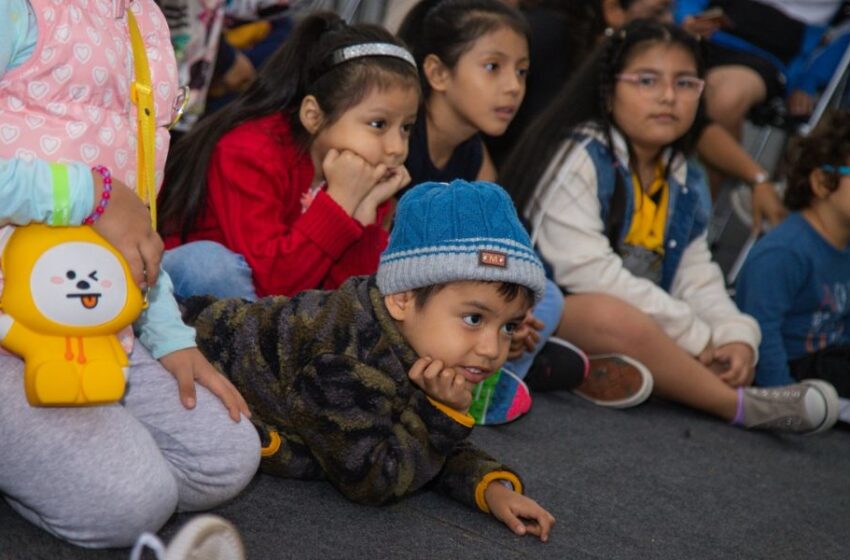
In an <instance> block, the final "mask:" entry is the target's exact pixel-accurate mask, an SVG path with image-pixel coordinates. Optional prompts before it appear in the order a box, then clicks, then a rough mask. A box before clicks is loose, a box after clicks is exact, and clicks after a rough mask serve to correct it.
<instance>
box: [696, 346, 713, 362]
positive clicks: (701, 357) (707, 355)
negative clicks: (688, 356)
mask: <svg viewBox="0 0 850 560" xmlns="http://www.w3.org/2000/svg"><path fill="white" fill-rule="evenodd" d="M696 358H697V361H699V363H701V364H702V365H704V366H705V367H711V364H712V362H714V346H712V345H711V342H709V343H708V344H706V345H705V348H703V351H702V352H700V353H699V354H698V355H697V356H696Z"/></svg>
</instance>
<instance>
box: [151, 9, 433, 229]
mask: <svg viewBox="0 0 850 560" xmlns="http://www.w3.org/2000/svg"><path fill="white" fill-rule="evenodd" d="M365 42H383V43H393V44H396V45H400V43H399V41H398V40H397V39H395V38H394V37H393V36H392V35H391V34H390V33H389V32H387V31H386V30H385V29H383V28H381V27H378V26H374V25H352V26H349V25H347V24H346V23H345V22H344V21H343V20H342V19H341V18H340V17H339V16H338V15H336V14H334V13H332V12H319V13H316V14H313V15H311V16H309V17H307V18H306V19H304V20H303V21H302V22H301V23H300V24H298V25H297V26H296V27H295V29H294V31H293V33H292V35H291V36H290V37H289V39H287V41H286V42H285V43H284V44H283V45H282V46H281V47H279V48H278V49H277V50H276V51H275V52H274V53H273V54H272V55H271V56H270V57H269V58H268V60H267V61H266V62H265V63H264V64H263V66H262V68H261V69H260V71H259V73H258V75H257V78H256V80H254V82H253V83H252V84H251V86H250V87H249V88H248V89H247V90H246V91H245V92H244V93H242V94H241V95H240V96H239V97H238V98H237V99H236V100H234V101H233V102H232V103H230V104H229V105H227V106H225V107H224V108H222V109H221V110H219V111H217V112H216V113H214V114H212V115H211V116H209V117H208V118H205V119H203V120H201V121H200V122H198V123H197V124H196V125H195V127H194V128H193V129H192V130H191V131H190V132H189V133H188V134H186V135H185V136H184V137H183V138H181V139H180V140H179V141H178V142H177V143H176V144H175V146H173V148H172V150H171V151H170V153H169V155H168V160H167V161H166V165H165V180H164V183H163V190H162V192H161V193H160V212H159V224H158V225H159V228H160V232H161V233H162V234H163V235H171V234H175V233H177V234H179V235H180V237H181V240H182V241H185V240H186V237H187V235H188V234H189V232H190V231H191V230H192V228H193V227H194V225H195V224H196V222H197V220H198V218H199V217H200V215H201V212H202V211H203V209H204V206H205V204H206V190H207V169H208V167H209V164H210V160H211V158H212V153H213V151H214V149H215V146H216V144H217V143H218V141H219V139H220V138H221V137H222V136H223V135H224V134H225V133H227V132H228V131H230V130H232V129H233V128H235V127H237V126H239V125H240V124H242V123H245V122H248V121H251V120H254V119H257V118H260V117H265V116H268V115H273V114H275V113H280V114H283V115H284V116H285V117H286V118H287V120H288V122H289V124H290V126H291V129H292V133H293V136H294V138H295V141H296V143H297V144H298V145H299V146H300V147H301V148H302V149H304V150H306V149H307V148H308V147H309V144H310V135H309V134H308V132H307V131H306V130H305V129H304V127H303V126H302V124H301V121H300V119H299V118H298V112H299V110H300V107H301V100H302V99H303V98H304V97H305V96H307V95H313V96H315V97H316V100H317V101H318V103H319V106H320V107H321V108H322V111H323V112H324V113H325V116H326V119H325V123H324V124H325V126H327V125H329V124H332V123H333V122H334V121H336V120H337V119H338V118H339V117H340V116H341V115H342V114H343V113H344V112H345V111H347V110H348V109H350V108H351V107H353V106H355V105H357V104H358V103H360V101H362V99H363V98H364V97H365V96H366V95H367V94H368V93H369V92H370V91H372V90H373V89H374V88H380V89H385V88H387V87H389V86H392V85H398V84H403V85H408V86H410V87H414V88H418V76H417V72H416V69H415V68H413V66H411V65H410V64H408V63H407V62H404V61H403V60H400V59H397V58H393V57H385V56H369V57H362V58H357V59H353V60H351V61H349V62H346V63H344V64H337V65H331V64H329V60H330V56H331V54H332V53H333V52H334V51H336V50H337V49H340V48H343V47H346V46H349V45H355V44H359V43H365Z"/></svg>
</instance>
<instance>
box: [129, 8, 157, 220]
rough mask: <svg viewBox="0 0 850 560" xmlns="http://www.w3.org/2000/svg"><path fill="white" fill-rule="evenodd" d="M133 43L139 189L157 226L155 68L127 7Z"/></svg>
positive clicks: (131, 98)
mask: <svg viewBox="0 0 850 560" xmlns="http://www.w3.org/2000/svg"><path fill="white" fill-rule="evenodd" d="M127 20H128V22H129V24H128V25H129V29H130V44H131V45H132V47H133V70H134V72H133V73H134V79H133V81H132V82H131V83H130V100H131V101H132V102H133V104H134V105H135V106H136V115H137V116H136V119H137V122H138V129H139V130H138V134H139V141H138V146H137V147H136V154H137V158H136V161H137V164H136V165H137V171H136V183H137V184H136V190H137V192H138V193H139V196H140V197H141V198H142V200H143V201H145V202H146V203H147V205H148V208H150V212H151V224H152V225H153V228H154V229H156V183H155V181H154V163H155V161H156V159H155V155H154V151H155V149H156V145H155V144H156V143H155V136H156V113H155V112H154V104H153V86H152V85H151V71H150V68H149V67H148V55H147V53H146V52H145V43H144V41H143V40H142V34H141V32H140V31H139V25H138V24H137V23H136V18H135V16H133V12H131V11H130V10H127Z"/></svg>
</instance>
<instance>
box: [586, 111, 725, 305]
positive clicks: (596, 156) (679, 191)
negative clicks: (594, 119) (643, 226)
mask: <svg viewBox="0 0 850 560" xmlns="http://www.w3.org/2000/svg"><path fill="white" fill-rule="evenodd" d="M612 137H613V141H614V149H615V152H616V157H615V155H614V154H612V153H611V150H610V149H609V148H608V144H607V142H606V141H605V140H604V138H603V136H602V134H601V132H600V131H599V129H598V128H583V129H580V130H578V131H576V133H575V134H574V135H573V136H572V139H573V140H574V141H575V142H576V143H579V142H583V141H585V140H586V139H588V138H590V141H589V143H588V144H587V145H586V147H585V150H586V151H587V154H588V155H589V156H590V159H591V161H592V162H593V166H594V168H595V169H596V184H597V189H596V195H597V197H598V198H599V204H600V207H601V209H602V211H601V218H602V221H603V222H605V221H606V220H607V218H608V212H609V211H610V208H611V199H612V197H613V195H614V186H615V184H616V181H615V177H616V175H615V173H619V174H620V177H621V178H622V186H623V188H624V189H625V195H626V196H625V201H626V206H625V215H624V216H623V225H622V228H621V230H620V233H619V241H620V242H621V243H622V242H623V239H624V238H625V236H626V234H627V233H628V231H629V227H630V226H631V222H632V217H633V215H634V208H635V199H634V187H633V185H632V174H631V171H630V170H629V168H628V151H627V148H626V143H625V139H624V138H623V136H622V135H621V134H620V133H619V132H617V131H616V130H612ZM668 156H669V154H668V153H665V154H663V156H662V157H664V158H665V159H666V158H667V157H668ZM668 182H669V185H670V198H669V202H668V208H667V224H666V226H665V232H664V261H663V264H662V270H661V282H660V284H659V285H660V286H661V288H663V289H664V290H665V291H667V292H669V291H670V287H671V286H672V284H673V278H674V277H675V275H676V270H677V269H678V267H679V262H680V261H681V259H682V254H683V253H684V251H685V248H686V247H687V246H688V245H689V244H690V243H691V241H693V240H694V239H696V238H697V237H699V236H700V235H702V234H703V233H704V232H705V231H706V228H707V227H708V220H709V217H710V216H711V196H710V194H709V191H708V187H707V185H706V182H705V177H704V175H703V172H702V169H701V168H700V166H699V165H698V164H696V163H695V162H688V161H686V160H685V158H684V157H683V156H681V155H676V156H675V157H674V158H673V161H672V162H671V164H670V171H669V173H668ZM615 249H616V248H615Z"/></svg>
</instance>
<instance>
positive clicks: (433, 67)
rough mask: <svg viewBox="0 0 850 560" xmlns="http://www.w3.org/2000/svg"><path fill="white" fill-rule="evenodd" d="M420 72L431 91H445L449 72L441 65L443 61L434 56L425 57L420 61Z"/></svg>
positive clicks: (449, 75)
mask: <svg viewBox="0 0 850 560" xmlns="http://www.w3.org/2000/svg"><path fill="white" fill-rule="evenodd" d="M422 72H423V73H424V74H425V79H426V80H428V85H429V86H431V89H432V90H434V91H446V88H447V87H448V82H449V78H450V77H451V72H450V71H449V69H448V68H447V67H446V65H445V64H443V61H442V60H440V57H438V56H437V55H435V54H429V55H428V56H426V57H425V60H423V61H422Z"/></svg>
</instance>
